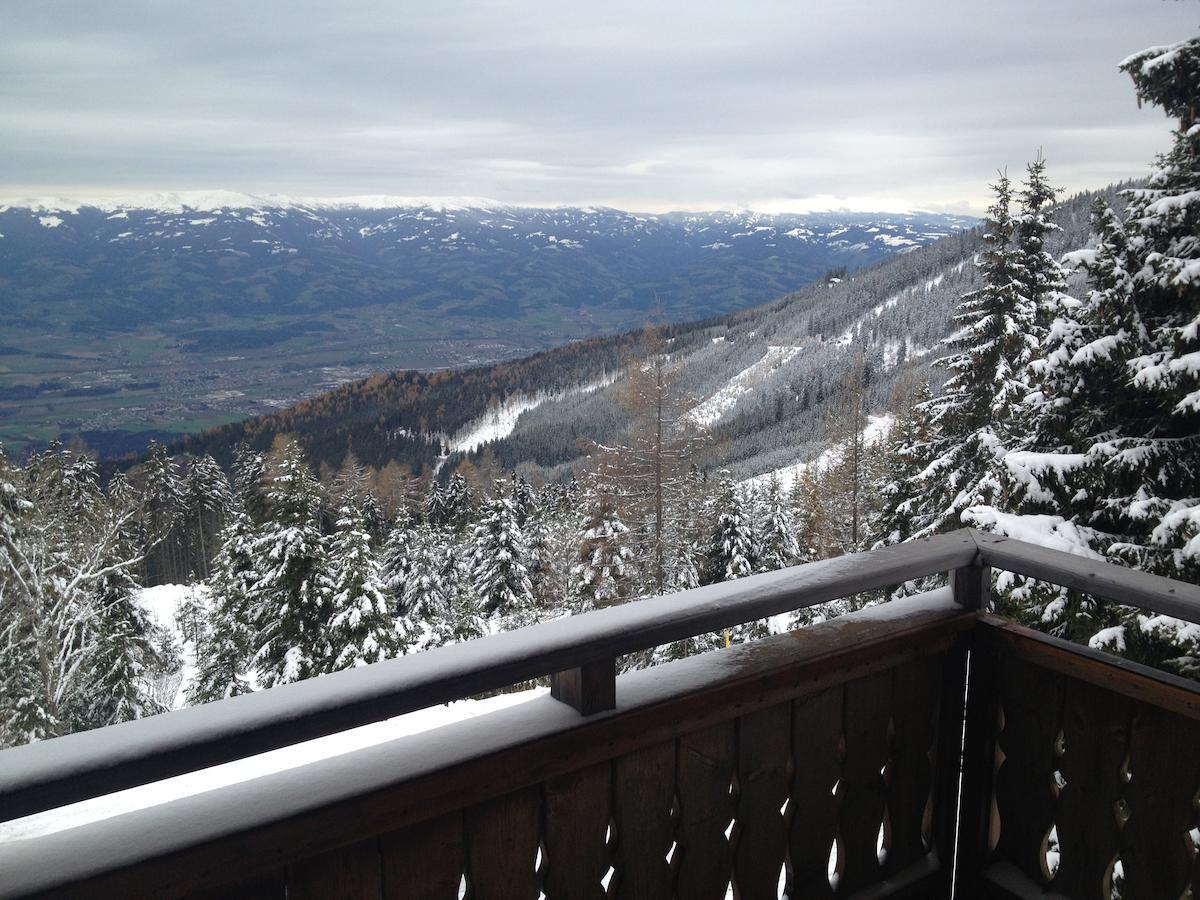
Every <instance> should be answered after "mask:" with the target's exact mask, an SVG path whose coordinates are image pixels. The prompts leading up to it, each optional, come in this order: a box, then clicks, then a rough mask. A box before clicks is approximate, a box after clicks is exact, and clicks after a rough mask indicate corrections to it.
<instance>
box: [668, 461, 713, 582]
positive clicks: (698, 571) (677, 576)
mask: <svg viewBox="0 0 1200 900" xmlns="http://www.w3.org/2000/svg"><path fill="white" fill-rule="evenodd" d="M709 489H710V483H709V481H708V478H707V476H706V475H705V473H704V472H702V471H701V470H700V468H699V467H698V466H696V465H695V464H693V465H692V466H691V467H690V468H689V470H688V474H687V477H686V478H685V480H684V484H683V490H682V493H681V496H680V498H679V500H678V503H677V513H676V515H675V517H674V520H673V531H672V534H671V540H670V543H671V545H672V546H673V547H674V548H675V552H674V555H673V557H672V559H671V563H670V570H669V572H668V584H669V586H670V588H671V589H672V590H676V591H686V590H690V589H692V588H695V587H699V586H700V585H701V584H702V583H703V582H704V563H705V559H706V558H707V555H708V549H709V545H708V538H709V531H710V530H711V523H710V522H709V519H708V510H709V508H710V506H711V501H712V498H711V497H710V496H709Z"/></svg>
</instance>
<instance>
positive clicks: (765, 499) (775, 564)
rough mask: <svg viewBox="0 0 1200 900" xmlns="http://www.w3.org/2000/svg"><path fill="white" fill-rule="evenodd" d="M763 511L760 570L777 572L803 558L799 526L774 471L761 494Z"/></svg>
mask: <svg viewBox="0 0 1200 900" xmlns="http://www.w3.org/2000/svg"><path fill="white" fill-rule="evenodd" d="M758 502H759V506H760V508H761V513H760V515H759V516H758V517H757V521H758V527H759V535H758V545H759V558H758V571H759V572H774V571H775V570H776V569H786V568H787V567H788V566H793V565H795V564H796V562H797V561H798V560H799V558H800V544H799V543H798V542H797V540H796V529H795V526H793V524H792V517H791V516H790V515H788V511H787V508H786V504H785V502H784V499H783V490H782V488H781V487H780V485H779V478H778V477H777V476H776V475H775V474H774V473H772V474H771V476H770V477H769V478H768V479H767V483H766V486H765V488H764V490H763V492H762V494H761V496H760V497H759V500H758Z"/></svg>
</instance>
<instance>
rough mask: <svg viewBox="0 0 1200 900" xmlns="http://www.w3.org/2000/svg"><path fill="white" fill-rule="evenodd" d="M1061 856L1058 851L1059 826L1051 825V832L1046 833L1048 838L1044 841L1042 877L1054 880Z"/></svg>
mask: <svg viewBox="0 0 1200 900" xmlns="http://www.w3.org/2000/svg"><path fill="white" fill-rule="evenodd" d="M1060 858H1061V854H1060V852H1059V849H1058V826H1057V825H1055V824H1053V823H1052V824H1051V825H1050V830H1049V831H1047V832H1046V836H1045V837H1044V838H1043V839H1042V852H1041V861H1042V875H1043V876H1044V877H1045V879H1046V880H1047V881H1050V880H1051V879H1053V878H1054V874H1055V873H1056V872H1057V871H1058V864H1059V861H1060Z"/></svg>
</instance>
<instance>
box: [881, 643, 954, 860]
mask: <svg viewBox="0 0 1200 900" xmlns="http://www.w3.org/2000/svg"><path fill="white" fill-rule="evenodd" d="M942 667H943V659H942V657H941V656H934V657H928V658H926V659H919V660H915V661H913V662H911V663H907V664H905V665H902V666H900V667H898V668H897V669H896V670H895V672H894V673H893V678H892V698H891V721H890V723H889V726H888V744H889V751H888V752H889V758H888V760H887V763H886V764H885V767H884V783H885V785H886V790H887V807H886V812H885V815H884V821H883V823H882V827H881V832H880V834H881V837H882V839H883V843H882V846H881V847H878V848H877V851H878V852H879V862H880V865H881V866H882V867H883V870H884V872H885V873H886V874H889V875H891V874H895V873H898V872H900V871H902V870H903V869H905V868H906V867H908V866H910V865H912V864H913V863H915V862H917V860H919V859H921V857H923V856H924V855H925V854H926V853H928V852H929V847H930V844H931V841H932V829H933V760H934V755H935V746H936V743H937V739H938V733H937V719H938V710H937V704H936V703H931V702H930V698H931V697H936V696H937V695H938V692H939V691H940V689H941V679H942V677H943V674H942Z"/></svg>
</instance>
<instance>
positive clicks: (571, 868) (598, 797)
mask: <svg viewBox="0 0 1200 900" xmlns="http://www.w3.org/2000/svg"><path fill="white" fill-rule="evenodd" d="M611 775H612V765H611V763H607V762H605V763H601V764H600V765H595V766H589V767H588V768H586V769H580V770H578V771H575V772H570V773H568V774H566V775H560V776H558V777H555V778H551V779H549V780H548V781H547V782H546V783H545V785H544V786H543V822H544V826H543V827H544V835H543V841H544V843H545V863H544V865H542V866H539V870H540V871H541V872H542V882H543V889H544V890H545V892H546V895H547V896H548V897H549V898H550V900H602V898H603V897H604V896H605V893H606V890H607V881H606V880H605V879H606V874H605V873H606V872H608V871H609V870H610V869H611V866H610V865H609V862H610V851H609V846H608V840H607V838H608V836H609V834H610V832H611V827H610V822H611V821H612V819H611V816H610V814H609V813H610V810H609V801H610V797H611V796H612V780H611ZM607 877H609V878H610V877H611V876H607Z"/></svg>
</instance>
